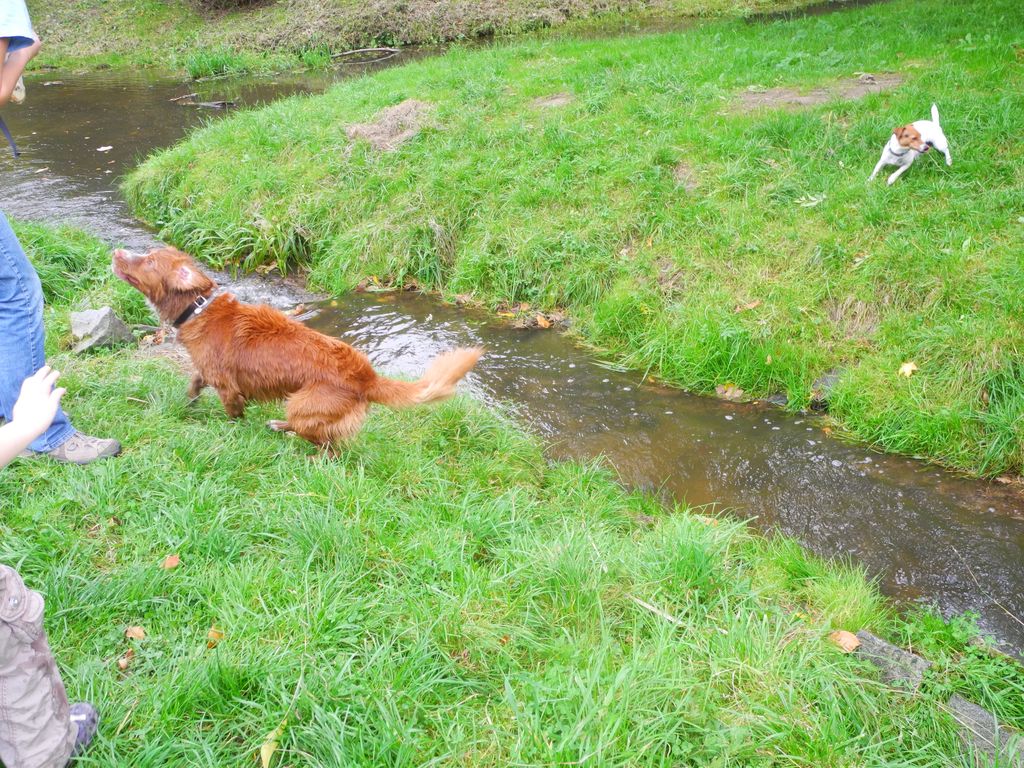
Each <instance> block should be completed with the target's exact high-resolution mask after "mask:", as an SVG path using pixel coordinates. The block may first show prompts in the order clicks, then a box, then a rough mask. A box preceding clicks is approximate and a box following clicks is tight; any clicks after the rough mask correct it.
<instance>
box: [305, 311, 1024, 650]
mask: <svg viewBox="0 0 1024 768" xmlns="http://www.w3.org/2000/svg"><path fill="white" fill-rule="evenodd" d="M309 324H310V325H312V326H313V327H315V328H317V329H318V330H320V331H323V332H325V333H330V334H333V335H337V336H340V337H341V338H343V339H345V340H346V341H348V342H350V343H352V344H355V345H357V346H358V347H360V348H361V349H363V350H365V351H366V352H367V353H368V354H369V355H370V357H371V358H372V359H373V361H374V363H375V364H376V365H378V366H380V367H381V368H383V369H384V370H385V371H388V372H390V373H392V374H406V375H416V374H418V373H419V372H420V371H422V369H423V367H424V366H425V365H426V363H427V362H428V361H429V360H430V359H431V358H432V357H433V356H434V355H435V354H437V353H438V352H440V351H441V350H443V349H447V348H448V347H451V346H453V345H456V344H483V345H484V346H486V347H487V354H486V356H485V357H484V358H483V359H482V360H481V362H480V364H479V366H478V368H477V370H476V371H475V372H474V373H473V374H471V376H470V388H471V390H472V391H473V392H474V393H475V394H476V395H478V396H479V397H482V398H484V399H486V400H488V401H492V402H501V403H505V404H509V405H511V406H512V407H513V409H514V410H516V411H517V412H518V413H519V414H520V415H521V416H522V417H523V418H524V419H525V420H526V421H527V422H529V423H531V424H532V425H534V427H535V428H536V429H537V430H538V431H539V432H541V433H542V434H543V435H544V436H545V437H546V438H547V439H548V440H549V441H550V442H551V443H552V452H553V453H554V454H555V455H557V456H562V457H573V458H582V459H588V458H591V457H594V456H604V457H606V458H607V460H608V461H609V462H610V463H611V464H612V465H613V466H614V467H615V469H616V470H617V471H618V473H619V475H620V476H621V477H622V479H623V480H624V481H625V482H626V483H627V484H629V485H631V486H635V487H641V488H645V489H649V490H652V491H655V492H660V493H664V494H666V495H670V496H672V497H675V498H677V499H680V500H684V501H686V502H688V503H690V504H697V505H705V504H706V505H715V506H717V507H718V508H724V509H729V510H732V511H733V512H735V513H736V514H739V515H742V516H743V517H748V518H756V524H757V525H758V526H759V527H760V528H762V529H765V530H767V529H774V530H779V531H782V532H783V533H786V534H788V535H790V536H793V537H795V538H797V539H799V540H800V541H801V542H803V543H804V544H805V545H807V546H808V547H809V548H810V549H812V550H814V551H815V552H817V553H819V554H822V555H826V556H835V555H843V556H849V557H852V558H854V559H855V560H856V561H858V562H860V563H863V564H864V565H865V566H866V567H867V568H868V570H869V571H870V572H871V574H872V575H874V576H877V577H878V578H879V580H880V583H881V585H882V588H883V589H884V591H885V592H886V593H887V594H888V595H891V596H892V597H894V598H896V599H897V600H899V601H901V602H903V603H913V602H928V603H935V604H937V605H938V606H939V607H940V608H941V609H942V610H943V611H944V612H945V613H947V614H948V613H959V612H964V611H973V612H975V613H977V614H979V615H980V617H981V623H982V625H983V626H984V627H985V629H986V630H987V631H988V632H991V633H992V634H993V635H994V636H995V637H997V638H998V639H999V640H1000V641H1002V642H1003V643H1004V644H1006V645H1007V646H1008V647H1010V648H1015V649H1017V650H1019V649H1021V648H1024V625H1022V624H1020V623H1018V622H1017V621H1016V620H1015V619H1014V618H1012V617H1011V616H1010V615H1009V614H1008V613H1007V611H1009V613H1011V614H1013V615H1015V616H1024V498H1022V497H1021V495H1020V494H1019V493H1018V492H1016V491H1014V490H1012V489H1010V488H1008V487H1006V486H1002V485H997V484H990V483H982V482H977V481H968V480H963V479H960V478H958V477H956V476H954V475H952V474H949V473H946V472H942V471H940V470H938V469H936V468H934V467H931V466H928V465H926V464H923V463H921V462H917V461H914V460H911V459H905V458H901V457H896V456H888V455H885V454H879V453H874V452H871V451H869V450H867V449H865V448H864V447H861V446H856V445H850V444H848V443H845V442H842V441H840V440H837V439H833V438H830V437H828V436H827V435H826V434H825V433H824V432H823V431H822V425H821V424H820V423H819V422H817V421H816V420H815V419H813V418H810V417H806V416H804V417H801V416H798V415H789V414H786V413H785V412H783V411H781V410H779V409H776V408H772V407H768V406H764V407H762V406H757V405H737V404H730V403H724V402H721V401H718V400H713V399H709V398H703V397H696V396H693V395H688V394H685V393H683V392H680V391H678V390H673V389H668V388H665V387H661V386H656V385H652V384H648V383H644V381H643V377H642V375H640V374H639V373H636V372H619V371H615V370H610V369H608V368H607V367H603V366H602V365H601V364H600V363H599V362H598V361H596V360H595V359H594V358H592V357H591V356H590V355H588V354H587V353H586V352H585V351H583V350H581V349H580V348H579V347H577V346H575V345H573V343H572V342H571V341H570V340H569V339H568V338H567V337H565V336H563V335H559V334H557V333H554V332H552V331H541V330H515V329H512V328H509V327H508V326H507V325H505V324H502V323H499V322H496V321H495V320H494V319H493V318H491V317H490V316H489V315H486V314H484V313H480V312H476V311H468V310H463V309H457V308H454V307H450V306H446V305H442V304H439V303H438V302H437V301H435V300H433V299H431V298H429V297H425V296H420V295H415V294H408V293H405V294H376V295H374V294H353V295H350V296H348V297H345V298H343V299H339V300H338V301H336V302H333V303H327V304H324V305H323V306H322V308H321V314H320V315H319V316H318V317H316V318H314V319H312V320H310V321H309ZM1000 604H1001V605H1002V606H1003V607H1002V608H1001V607H1000ZM1004 608H1005V610H1004Z"/></svg>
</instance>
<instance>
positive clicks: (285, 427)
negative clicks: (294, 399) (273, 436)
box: [267, 419, 292, 432]
mask: <svg viewBox="0 0 1024 768" xmlns="http://www.w3.org/2000/svg"><path fill="white" fill-rule="evenodd" d="M267 426H268V427H270V428H271V429H272V430H274V431H275V432H291V431H292V428H291V425H290V424H288V422H287V421H281V420H279V419H271V420H270V421H268V422H267Z"/></svg>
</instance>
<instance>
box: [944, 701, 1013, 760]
mask: <svg viewBox="0 0 1024 768" xmlns="http://www.w3.org/2000/svg"><path fill="white" fill-rule="evenodd" d="M949 709H950V712H951V713H952V715H953V717H954V718H955V719H956V721H957V723H958V724H959V725H960V739H961V740H962V741H963V743H964V746H965V747H966V748H967V750H968V751H969V752H970V753H971V755H972V757H973V761H974V765H977V766H979V768H980V767H981V766H999V768H1024V740H1022V738H1021V734H1020V733H1018V732H1016V731H1011V730H1010V729H1008V728H1003V727H1002V726H1000V725H999V723H998V722H997V721H996V716H995V715H993V714H992V713H991V712H989V711H988V710H987V709H984V708H983V707H979V706H978V705H977V704H972V703H971V702H969V701H967V699H965V698H963V697H961V696H956V695H954V696H953V697H952V698H950V700H949Z"/></svg>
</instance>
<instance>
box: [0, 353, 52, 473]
mask: <svg viewBox="0 0 1024 768" xmlns="http://www.w3.org/2000/svg"><path fill="white" fill-rule="evenodd" d="M58 376H60V373H58V372H57V371H54V370H51V369H50V366H48V365H44V366H43V367H42V368H40V369H39V370H38V371H36V372H35V373H34V374H32V375H31V376H29V377H28V378H27V379H25V381H23V382H22V384H21V394H20V395H18V402H16V403H15V404H14V412H13V413H12V414H11V421H10V422H9V423H7V424H4V426H2V427H0V468H3V467H6V466H7V465H8V464H9V463H10V462H11V459H13V458H14V457H15V456H17V455H18V454H19V453H21V452H22V451H23V450H25V448H27V447H28V445H29V443H31V442H32V441H33V440H35V439H36V438H37V437H39V436H40V435H41V434H43V432H45V431H46V429H47V427H49V426H50V424H52V423H53V418H54V416H56V415H57V408H58V407H59V406H60V399H61V398H62V397H63V396H64V392H65V390H64V388H63V387H58V388H57V389H54V388H53V385H54V382H56V381H57V377H58Z"/></svg>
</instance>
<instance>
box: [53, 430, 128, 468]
mask: <svg viewBox="0 0 1024 768" xmlns="http://www.w3.org/2000/svg"><path fill="white" fill-rule="evenodd" d="M120 452H121V444H120V443H119V442H117V440H104V439H103V438H99V437H90V436H89V435H83V434H82V433H81V432H75V434H73V435H72V436H71V437H69V438H68V439H67V440H65V441H64V442H63V443H61V444H60V445H58V446H57V447H56V448H54V449H53V450H52V451H49V452H48V453H47V454H46V455H47V456H49V457H50V458H51V459H56V460H57V461H67V462H70V463H72V464H91V463H92V462H94V461H97V460H99V459H105V458H107V457H109V456H117V454H119V453H120Z"/></svg>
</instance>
